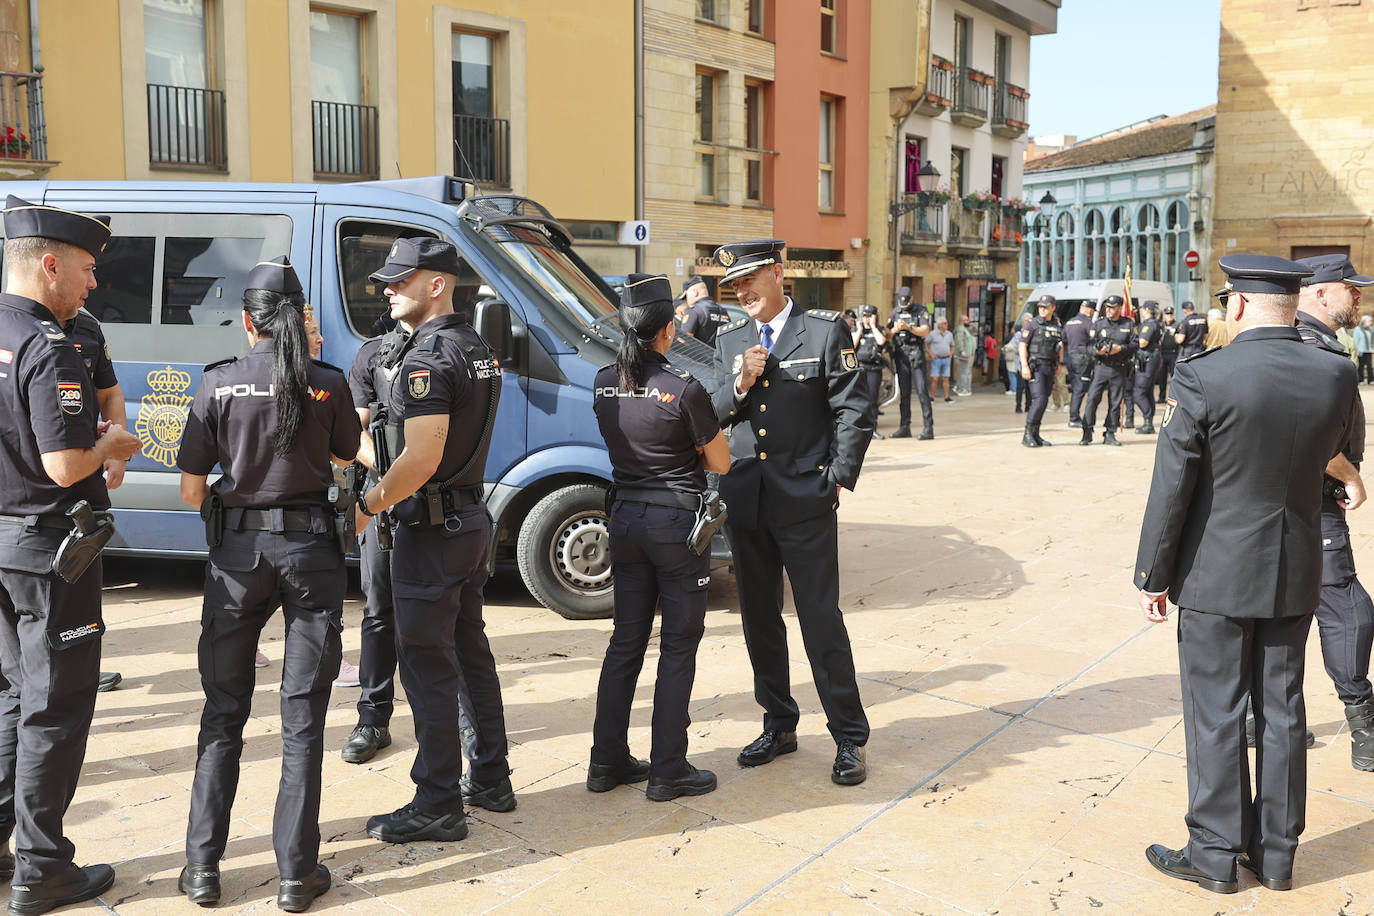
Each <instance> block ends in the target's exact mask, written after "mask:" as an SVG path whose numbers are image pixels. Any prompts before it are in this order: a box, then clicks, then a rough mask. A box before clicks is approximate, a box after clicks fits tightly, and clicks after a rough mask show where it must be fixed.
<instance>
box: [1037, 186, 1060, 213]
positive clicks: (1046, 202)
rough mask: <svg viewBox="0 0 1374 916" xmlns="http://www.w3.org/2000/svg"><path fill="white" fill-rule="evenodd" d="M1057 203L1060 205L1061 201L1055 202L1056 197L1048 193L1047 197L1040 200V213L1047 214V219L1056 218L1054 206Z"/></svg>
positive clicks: (1046, 193)
mask: <svg viewBox="0 0 1374 916" xmlns="http://www.w3.org/2000/svg"><path fill="white" fill-rule="evenodd" d="M1057 203H1059V201H1057V200H1055V199H1054V195H1053V194H1051V193H1050V192H1049V191H1046V192H1045V196H1044V197H1042V198H1040V202H1039V205H1040V212H1041V213H1043V214H1045V218H1046V219H1049V218H1050V217H1052V216H1054V206H1055V204H1057Z"/></svg>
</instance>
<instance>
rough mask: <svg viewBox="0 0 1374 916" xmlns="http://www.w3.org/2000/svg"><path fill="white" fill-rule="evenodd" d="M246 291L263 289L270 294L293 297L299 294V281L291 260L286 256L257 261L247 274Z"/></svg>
mask: <svg viewBox="0 0 1374 916" xmlns="http://www.w3.org/2000/svg"><path fill="white" fill-rule="evenodd" d="M245 288H246V289H265V290H267V291H268V292H270V293H281V294H282V295H283V296H293V295H295V294H297V293H299V292H301V281H300V278H299V277H297V276H296V269H295V268H294V267H292V266H291V259H290V258H288V257H287V256H286V255H282V256H281V257H279V258H273V259H272V260H270V261H259V262H258V263H257V265H255V266H254V267H253V270H252V271H251V272H250V273H249V274H248V283H247V284H245Z"/></svg>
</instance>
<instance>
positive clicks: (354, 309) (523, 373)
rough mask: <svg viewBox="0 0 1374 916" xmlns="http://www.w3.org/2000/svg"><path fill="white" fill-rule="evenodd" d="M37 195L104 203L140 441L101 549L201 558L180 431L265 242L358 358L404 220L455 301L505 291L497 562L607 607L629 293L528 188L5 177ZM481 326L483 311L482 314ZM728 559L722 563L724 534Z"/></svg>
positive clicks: (340, 354)
mask: <svg viewBox="0 0 1374 916" xmlns="http://www.w3.org/2000/svg"><path fill="white" fill-rule="evenodd" d="M0 184H3V191H4V192H5V193H10V194H15V195H18V196H20V197H23V198H25V199H27V200H30V201H34V202H43V203H46V204H49V205H52V206H57V207H63V208H66V209H71V210H80V211H83V212H86V213H98V214H108V215H109V216H110V220H111V222H110V228H111V231H112V236H111V238H110V242H109V244H108V245H107V246H106V248H105V251H104V252H103V253H102V254H101V255H100V258H99V259H98V261H97V263H96V281H97V283H98V284H99V285H98V287H97V288H96V289H95V290H93V291H92V292H91V294H90V295H89V297H88V298H87V300H86V309H87V311H89V312H90V313H91V314H93V315H94V316H95V317H96V318H98V319H99V320H100V322H101V324H102V326H103V328H104V332H105V337H106V340H107V342H108V344H109V347H110V352H111V355H112V356H113V358H114V361H115V369H116V371H117V373H118V376H119V381H120V385H121V387H122V389H123V391H124V395H125V399H126V402H127V413H128V420H129V426H130V429H131V430H133V431H134V432H135V433H136V434H137V435H138V437H139V439H140V440H141V441H142V443H143V447H142V450H141V451H140V453H139V454H138V455H137V456H135V458H134V459H133V461H131V462H130V463H129V469H128V473H127V474H126V476H125V478H124V484H123V486H122V487H120V488H119V489H117V490H115V491H113V492H112V494H111V496H112V498H113V501H114V512H115V521H116V525H117V528H118V532H119V533H118V535H117V536H116V538H115V539H114V540H113V541H112V542H111V546H110V548H108V549H109V550H111V551H112V552H116V553H119V552H122V553H125V554H131V555H142V556H164V557H198V556H203V555H204V554H205V546H204V545H205V535H204V527H203V524H202V522H201V520H200V517H199V515H198V514H197V513H195V512H192V511H188V510H187V509H186V507H185V506H183V505H182V504H181V502H180V499H179V496H178V481H179V474H178V472H177V470H176V455H177V449H178V446H179V444H180V441H181V434H182V431H183V429H184V428H185V423H186V412H187V408H188V406H189V405H190V403H191V400H192V397H193V396H194V394H195V391H196V388H197V386H198V384H199V382H200V375H201V370H202V367H203V366H204V365H205V364H207V363H210V362H214V361H215V360H219V359H223V358H225V357H226V356H235V355H243V354H244V353H246V352H247V342H246V340H245V339H244V334H243V330H242V327H241V324H240V320H239V313H240V311H241V310H242V294H243V284H244V281H245V280H246V279H247V276H248V271H249V269H250V268H251V267H252V266H253V265H254V264H256V263H257V262H259V261H263V260H266V259H268V258H271V257H275V256H277V255H281V254H286V255H289V256H290V258H291V263H292V264H293V265H295V267H296V271H297V272H298V273H299V275H300V277H301V282H302V283H303V284H304V285H305V288H306V291H307V294H308V296H309V300H308V301H309V302H310V303H311V304H312V305H313V306H314V308H315V312H316V315H317V317H318V320H319V323H320V330H321V333H322V334H323V335H324V349H323V352H322V353H321V358H322V359H323V360H325V361H326V362H329V363H332V364H334V365H336V366H340V367H343V368H344V369H345V370H346V369H347V367H348V366H350V365H351V364H352V361H353V356H354V354H355V353H356V352H357V349H358V347H359V345H360V344H361V343H362V342H363V341H364V340H365V339H366V338H368V337H370V336H372V335H373V334H375V333H376V330H375V325H376V322H377V320H378V318H379V317H380V316H382V315H384V314H385V313H386V311H387V308H388V307H387V303H386V300H385V298H384V297H383V295H382V288H383V287H382V285H381V284H377V283H374V282H372V281H370V280H369V279H368V274H369V273H371V272H372V271H373V270H375V269H376V268H377V267H378V266H379V265H381V264H382V263H383V262H384V261H385V260H386V256H387V252H388V251H389V250H390V249H391V245H392V243H393V242H394V241H395V240H396V239H398V238H406V237H415V236H434V237H438V238H444V239H447V240H449V241H451V242H452V243H453V244H454V245H456V246H457V248H458V251H459V253H460V254H461V256H462V260H463V268H464V274H463V276H461V277H460V278H459V282H458V292H457V294H456V296H455V305H456V306H457V307H459V308H466V309H468V310H470V311H474V312H481V311H482V310H483V306H484V305H488V304H491V303H504V304H505V306H506V309H504V310H498V311H507V310H508V313H509V321H510V334H509V336H508V338H507V341H505V342H504V344H503V348H504V349H505V350H506V351H507V352H505V353H503V354H502V357H503V358H502V369H503V373H504V379H505V384H504V386H503V392H502V396H501V402H500V407H499V409H498V411H497V415H496V421H495V428H494V434H493V437H492V445H491V452H490V456H489V458H488V461H487V467H486V491H487V501H488V506H489V508H490V510H491V514H492V517H493V518H494V519H495V520H496V523H497V540H496V543H497V562H498V563H505V564H509V565H513V566H515V567H517V568H518V569H519V572H520V575H521V577H522V578H523V580H524V582H525V584H526V586H527V587H528V588H529V591H530V593H531V595H533V596H534V598H535V599H536V600H538V601H539V602H540V603H541V604H543V605H544V606H546V607H548V608H551V609H553V610H555V611H557V612H558V613H560V614H562V615H564V616H565V617H569V618H590V617H603V616H609V615H610V612H611V604H612V595H611V569H610V560H609V557H608V546H609V537H608V533H607V521H606V514H605V507H604V497H605V491H606V488H607V486H608V485H609V483H610V477H611V468H610V462H609V460H608V457H607V453H606V446H605V443H603V442H602V441H601V436H600V434H599V432H598V430H597V425H596V420H595V417H594V415H593V412H592V383H593V379H594V376H595V374H596V371H597V369H598V368H599V367H600V366H602V365H605V364H606V363H609V362H612V361H613V360H614V359H615V351H616V348H617V347H618V346H619V341H620V331H619V328H618V322H617V321H616V311H617V305H618V302H617V300H616V299H615V297H614V295H613V293H612V292H611V290H610V288H609V287H607V286H606V284H605V283H604V282H603V281H602V280H601V279H600V278H599V277H598V276H597V275H596V273H595V272H594V271H593V270H592V269H591V268H590V267H588V266H587V264H586V263H585V262H584V261H583V260H582V259H581V258H580V257H578V255H577V254H576V252H574V251H573V249H572V239H571V236H570V234H569V233H568V231H567V230H566V229H565V228H564V227H563V226H562V225H560V224H559V223H558V221H557V220H556V219H554V217H553V216H552V215H551V214H550V213H549V212H548V211H547V210H546V209H544V208H543V207H541V206H540V205H539V204H537V203H535V202H534V201H531V200H528V199H526V198H522V197H518V196H513V195H479V194H476V193H474V188H473V186H472V185H471V184H470V183H467V182H465V181H463V180H462V179H459V178H453V177H451V176H433V177H427V178H415V179H398V180H388V181H371V182H361V183H356V184H318V185H314V184H231V183H220V182H214V183H211V182H196V183H178V182H72V181H52V182H4V183H0ZM479 326H480V325H479ZM710 356H711V354H710V350H709V349H708V348H706V347H704V346H702V345H701V344H699V343H698V342H696V341H695V340H691V339H690V338H683V339H680V340H679V342H678V343H677V344H676V345H675V352H674V353H673V357H672V358H673V360H674V362H675V363H678V364H680V365H683V366H685V367H686V368H689V369H691V370H693V371H695V372H697V373H698V374H699V375H700V374H702V373H705V372H707V371H709V364H710ZM713 553H714V555H715V560H716V565H723V564H725V563H728V548H727V547H725V543H724V539H723V538H717V541H716V544H715V547H714V549H713Z"/></svg>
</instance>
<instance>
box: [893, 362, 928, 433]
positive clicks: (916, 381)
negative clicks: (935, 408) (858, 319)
mask: <svg viewBox="0 0 1374 916" xmlns="http://www.w3.org/2000/svg"><path fill="white" fill-rule="evenodd" d="M892 367H893V371H894V373H895V374H896V376H897V391H898V392H899V393H900V395H901V401H900V402H899V404H898V411H899V414H900V416H901V424H902V426H903V427H907V428H909V427H910V426H911V395H912V394H913V393H914V394H915V395H916V397H918V398H919V399H920V401H921V430H922V431H923V432H934V430H935V420H934V414H933V413H932V411H931V406H930V379H929V378H928V377H927V376H926V361H925V358H924V357H921V358H919V359H916V360H913V359H911V357H910V355H909V353H908V351H907V350H906V349H905V348H903V347H893V348H892Z"/></svg>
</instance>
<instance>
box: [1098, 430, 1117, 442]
mask: <svg viewBox="0 0 1374 916" xmlns="http://www.w3.org/2000/svg"><path fill="white" fill-rule="evenodd" d="M1102 444H1103V445H1120V444H1121V443H1120V442H1117V441H1116V433H1115V432H1113V431H1112V430H1110V429H1109V430H1107V432H1106V433H1104V434H1103V436H1102Z"/></svg>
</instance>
